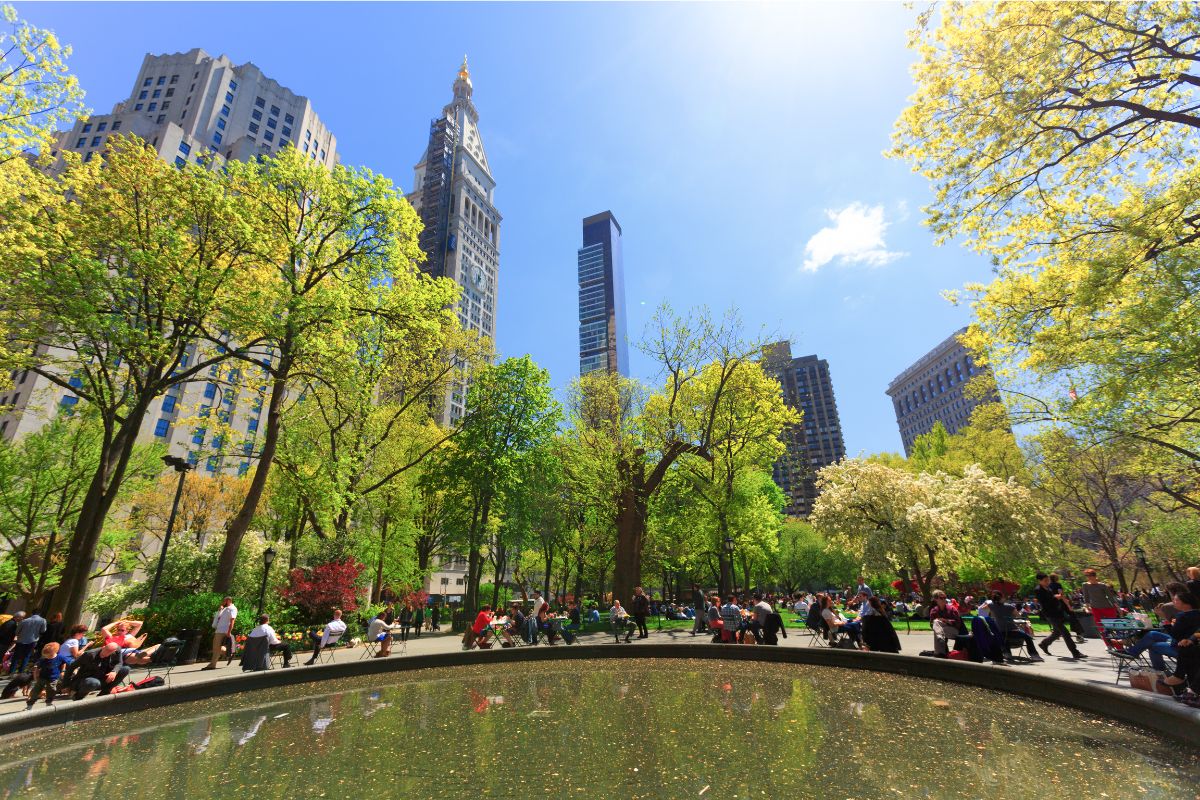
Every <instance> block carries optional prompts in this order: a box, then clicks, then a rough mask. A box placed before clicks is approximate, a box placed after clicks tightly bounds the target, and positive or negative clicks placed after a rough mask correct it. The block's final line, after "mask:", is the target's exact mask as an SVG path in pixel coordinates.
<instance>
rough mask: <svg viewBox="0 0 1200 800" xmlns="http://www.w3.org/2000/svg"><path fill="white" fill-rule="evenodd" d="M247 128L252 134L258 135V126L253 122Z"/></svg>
mask: <svg viewBox="0 0 1200 800" xmlns="http://www.w3.org/2000/svg"><path fill="white" fill-rule="evenodd" d="M247 127H248V129H249V131H250V132H251V133H258V125H256V124H254V123H253V122H251V123H250V125H249V126H247Z"/></svg>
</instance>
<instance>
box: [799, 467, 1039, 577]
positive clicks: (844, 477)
mask: <svg viewBox="0 0 1200 800" xmlns="http://www.w3.org/2000/svg"><path fill="white" fill-rule="evenodd" d="M817 484H818V486H819V487H820V489H821V494H820V496H819V497H818V498H817V502H816V504H815V506H814V509H813V513H812V516H811V517H810V521H811V522H812V524H813V526H814V527H816V528H817V530H819V531H821V532H822V533H823V534H824V535H826V536H827V537H828V538H829V541H830V545H831V546H832V547H834V548H839V549H841V550H842V551H843V552H845V553H847V554H851V555H852V556H853V557H854V558H855V559H856V560H857V561H859V562H860V563H861V564H863V565H864V566H865V567H866V569H867V570H870V571H873V572H884V573H897V572H898V573H899V574H900V577H901V578H902V579H904V580H910V579H911V580H915V581H916V582H917V584H918V585H919V586H920V588H921V593H922V595H923V596H924V597H925V598H926V599H927V600H928V598H929V596H930V592H931V591H932V589H933V584H934V579H935V578H936V577H938V576H939V575H942V574H945V573H946V571H947V570H950V569H954V568H956V567H957V566H959V565H962V564H971V563H977V562H978V561H979V560H980V557H981V555H982V554H983V553H985V552H994V553H999V554H1000V558H999V559H997V560H999V561H1003V562H1005V563H1011V562H1012V561H1013V560H1014V559H1015V560H1020V561H1023V562H1024V563H1036V560H1037V559H1038V558H1040V557H1041V555H1042V554H1043V553H1044V552H1045V549H1046V547H1047V546H1048V543H1049V537H1048V535H1047V524H1046V520H1045V517H1044V511H1043V510H1042V508H1041V506H1040V505H1039V504H1038V503H1037V501H1036V500H1035V499H1034V497H1033V495H1032V494H1031V493H1030V491H1029V490H1028V489H1026V488H1024V487H1022V486H1020V485H1019V484H1017V482H1016V481H1015V480H1014V479H1009V480H1007V481H1005V480H1001V479H1000V478H996V477H994V476H989V475H987V474H985V473H984V472H983V470H981V469H979V468H978V467H976V466H970V467H968V468H967V469H966V470H965V471H964V474H963V477H961V478H956V477H954V476H951V475H947V474H946V473H944V472H938V473H935V474H930V473H920V474H917V475H914V474H912V473H911V472H908V471H907V470H902V469H896V468H894V467H890V466H887V465H884V464H879V463H874V462H871V461H863V460H861V459H846V460H844V461H841V462H839V463H837V464H832V465H830V466H828V467H825V468H824V469H822V470H821V471H820V472H819V473H818V475H817Z"/></svg>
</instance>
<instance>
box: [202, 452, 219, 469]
mask: <svg viewBox="0 0 1200 800" xmlns="http://www.w3.org/2000/svg"><path fill="white" fill-rule="evenodd" d="M217 460H218V459H217V457H216V456H209V457H208V461H206V462H205V463H204V468H205V469H206V470H208V471H209V472H216V471H217Z"/></svg>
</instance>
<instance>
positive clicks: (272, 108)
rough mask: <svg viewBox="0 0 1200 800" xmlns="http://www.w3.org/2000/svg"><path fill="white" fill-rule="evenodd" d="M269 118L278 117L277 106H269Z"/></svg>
mask: <svg viewBox="0 0 1200 800" xmlns="http://www.w3.org/2000/svg"><path fill="white" fill-rule="evenodd" d="M271 116H273V117H278V116H279V106H271Z"/></svg>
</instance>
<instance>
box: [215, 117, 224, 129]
mask: <svg viewBox="0 0 1200 800" xmlns="http://www.w3.org/2000/svg"><path fill="white" fill-rule="evenodd" d="M217 127H218V128H220V129H221V130H225V120H223V119H219V120H217Z"/></svg>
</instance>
